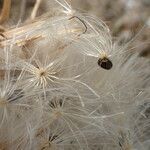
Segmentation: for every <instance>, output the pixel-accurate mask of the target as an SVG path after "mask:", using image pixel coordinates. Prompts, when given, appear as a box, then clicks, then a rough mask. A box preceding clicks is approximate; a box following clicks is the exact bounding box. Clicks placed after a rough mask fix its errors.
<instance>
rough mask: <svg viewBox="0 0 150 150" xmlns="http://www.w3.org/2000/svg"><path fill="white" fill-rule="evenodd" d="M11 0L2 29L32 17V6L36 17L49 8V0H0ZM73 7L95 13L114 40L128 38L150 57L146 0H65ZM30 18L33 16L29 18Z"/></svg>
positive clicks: (0, 4) (149, 0) (149, 10)
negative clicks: (7, 16) (105, 25)
mask: <svg viewBox="0 0 150 150" xmlns="http://www.w3.org/2000/svg"><path fill="white" fill-rule="evenodd" d="M4 1H11V9H10V17H9V19H8V20H7V21H3V22H1V28H2V29H8V28H10V27H12V26H13V25H15V26H16V24H17V23H18V22H19V21H20V20H21V21H22V22H25V21H26V20H29V18H32V17H31V16H33V15H34V14H32V13H33V9H34V8H35V5H36V4H37V3H38V4H37V5H39V6H38V8H37V13H36V16H40V15H42V14H44V13H45V12H48V11H51V10H52V6H51V4H50V2H51V1H52V0H0V9H1V11H2V7H3V2H4ZM68 1H69V3H71V5H72V7H73V8H74V9H77V10H79V11H84V12H88V13H89V14H92V15H96V16H97V17H99V18H100V19H102V20H103V21H105V23H106V24H107V25H108V26H109V28H110V31H111V34H112V35H113V37H114V40H117V41H118V42H119V43H120V44H122V43H126V42H128V41H130V40H131V39H132V38H135V39H134V40H133V41H132V44H131V48H132V50H133V51H134V50H136V51H140V53H141V54H140V55H141V56H144V57H148V58H150V44H149V43H150V0H68ZM33 18H34V17H33Z"/></svg>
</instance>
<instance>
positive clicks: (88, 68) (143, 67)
mask: <svg viewBox="0 0 150 150" xmlns="http://www.w3.org/2000/svg"><path fill="white" fill-rule="evenodd" d="M39 5H40V1H38V0H37V3H36V4H35V6H34V8H33V11H32V13H31V20H30V21H27V23H19V25H17V26H16V27H15V28H11V29H9V30H6V31H3V32H2V33H1V34H0V35H1V37H2V38H1V41H0V150H70V149H72V150H148V149H149V148H150V144H149V137H150V133H149V127H150V121H149V114H150V113H149V110H150V105H149V104H150V92H149V90H150V86H149V81H150V78H149V75H150V74H149V69H150V67H149V60H148V59H145V58H142V57H139V53H138V52H135V53H129V48H128V46H129V45H130V43H126V44H125V45H123V46H119V45H118V44H117V42H115V41H114V39H113V38H112V36H111V33H110V30H109V28H108V27H107V25H106V24H105V23H104V22H103V21H102V20H100V19H98V18H96V17H94V16H91V15H89V14H88V13H82V12H80V11H77V10H74V9H73V8H72V6H71V5H70V4H69V3H68V2H67V1H65V0H52V1H50V5H51V7H52V8H53V9H52V11H50V12H47V13H46V14H44V15H42V16H40V17H37V18H36V13H37V9H38V7H39ZM7 9H9V8H7ZM7 16H8V15H7Z"/></svg>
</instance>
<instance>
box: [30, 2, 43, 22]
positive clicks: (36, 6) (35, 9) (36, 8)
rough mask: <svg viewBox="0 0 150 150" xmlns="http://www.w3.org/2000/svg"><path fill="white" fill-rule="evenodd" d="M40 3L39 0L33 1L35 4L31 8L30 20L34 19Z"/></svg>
mask: <svg viewBox="0 0 150 150" xmlns="http://www.w3.org/2000/svg"><path fill="white" fill-rule="evenodd" d="M40 4H41V0H36V3H35V5H34V8H33V10H32V13H31V19H32V20H33V19H35V17H36V15H37V11H38V9H39V6H40Z"/></svg>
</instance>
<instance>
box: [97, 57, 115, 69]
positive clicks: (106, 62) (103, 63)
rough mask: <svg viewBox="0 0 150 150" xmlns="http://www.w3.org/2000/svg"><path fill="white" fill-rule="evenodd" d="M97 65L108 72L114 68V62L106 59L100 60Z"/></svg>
mask: <svg viewBox="0 0 150 150" xmlns="http://www.w3.org/2000/svg"><path fill="white" fill-rule="evenodd" d="M97 63H98V65H99V66H100V67H102V68H103V69H106V70H110V69H111V68H112V66H113V64H112V62H111V61H110V60H109V59H108V58H106V57H104V58H100V59H99V60H98V62H97Z"/></svg>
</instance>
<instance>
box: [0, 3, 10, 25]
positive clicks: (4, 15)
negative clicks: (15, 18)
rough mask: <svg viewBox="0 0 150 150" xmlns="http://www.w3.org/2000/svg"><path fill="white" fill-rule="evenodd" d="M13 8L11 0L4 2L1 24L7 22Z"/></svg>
mask: <svg viewBox="0 0 150 150" xmlns="http://www.w3.org/2000/svg"><path fill="white" fill-rule="evenodd" d="M10 8H11V0H4V1H3V7H2V11H1V14H0V23H3V22H5V21H6V20H7V19H8V18H9V14H10Z"/></svg>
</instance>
